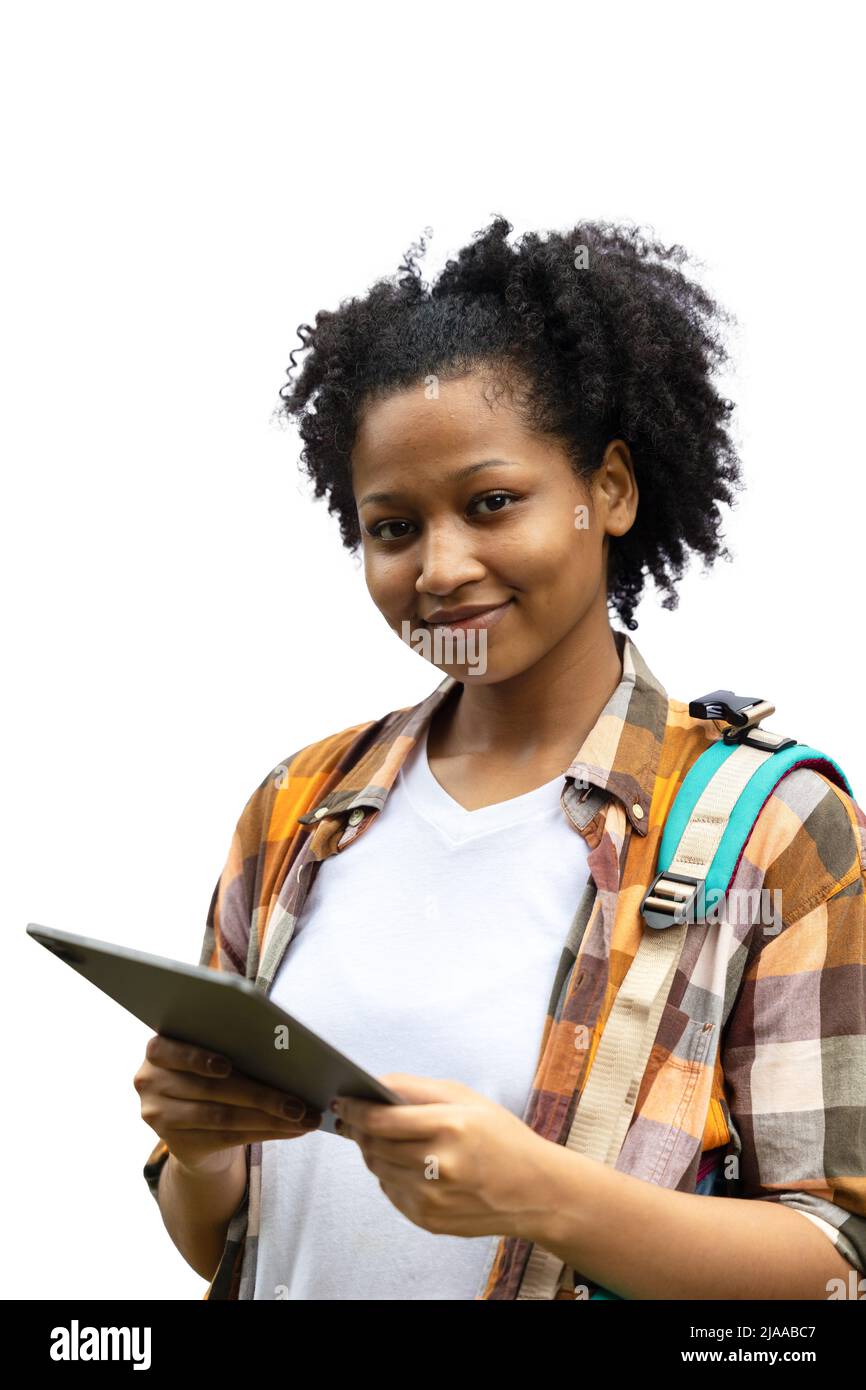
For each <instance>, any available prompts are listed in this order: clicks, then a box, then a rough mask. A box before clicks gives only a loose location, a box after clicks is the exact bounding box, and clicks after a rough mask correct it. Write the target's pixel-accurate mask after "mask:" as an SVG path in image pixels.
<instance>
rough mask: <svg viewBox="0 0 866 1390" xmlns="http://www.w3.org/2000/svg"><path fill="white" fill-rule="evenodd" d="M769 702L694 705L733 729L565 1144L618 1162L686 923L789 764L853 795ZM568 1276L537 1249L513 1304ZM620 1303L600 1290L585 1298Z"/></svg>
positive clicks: (665, 854) (685, 831) (661, 878)
mask: <svg viewBox="0 0 866 1390" xmlns="http://www.w3.org/2000/svg"><path fill="white" fill-rule="evenodd" d="M774 708H775V707H774V706H773V705H771V704H769V703H768V702H767V701H765V700H759V699H756V698H755V697H753V696H738V695H735V694H734V693H733V692H732V691H730V690H714V691H712V692H711V694H709V695H704V696H701V697H700V699H698V700H692V701H691V702H690V704H689V714H690V715H691V716H692V718H694V719H714V720H721V721H723V722H725V723H727V724H728V725H729V727H728V728H727V729H726V730H725V732H724V733H723V735H722V737H721V738H720V739H719V741H718V742H717V743H714V744H713V745H712V746H711V747H710V748H708V749H707V750H706V751H705V752H704V753H702V754H701V756H700V757H699V758H698V759H697V760H696V761H695V762H694V763H693V765H692V766H691V768H690V769H689V771H688V773H687V774H686V777H685V778H684V779H683V783H682V785H681V787H680V789H679V792H678V793H677V796H676V799H675V801H674V804H673V806H672V807H671V811H670V813H669V815H668V818H667V820H666V821H665V826H664V830H663V832H662V837H661V842H660V845H659V855H658V861H657V864H656V870H657V872H656V876H655V878H654V880H653V882H652V883H651V884H650V886H649V888H648V890H647V892H646V893H645V895H644V898H643V901H642V902H641V905H640V912H641V915H642V917H643V920H644V922H645V923H646V925H647V927H649V928H652V929H653V930H649V931H645V932H644V934H643V936H642V938H641V941H640V945H639V947H638V950H637V952H636V954H635V957H634V959H633V961H632V963H631V965H630V967H629V970H628V973H627V974H626V976H625V979H624V980H623V982H622V984H621V985H620V988H619V990H618V991H617V995H616V998H615V1000H614V1002H613V1005H612V1007H611V1010H610V1013H609V1015H608V1018H607V1021H606V1023H605V1026H604V1030H603V1032H602V1035H601V1038H600V1039H599V1042H598V1047H597V1049H596V1053H595V1057H594V1059H593V1063H592V1066H591V1068H590V1072H589V1076H588V1077H587V1079H586V1082H585V1084H584V1087H583V1090H582V1092H581V1094H580V1097H579V1099H578V1103H577V1105H576V1107H575V1111H574V1118H573V1120H572V1124H571V1129H570V1131H569V1134H568V1137H567V1138H566V1141H565V1146H566V1148H569V1149H571V1150H572V1151H573V1152H575V1153H582V1154H586V1155H587V1156H588V1157H590V1158H594V1159H596V1160H598V1161H599V1162H602V1163H607V1164H610V1165H611V1166H612V1167H613V1166H615V1165H616V1161H617V1158H618V1157H619V1153H620V1150H621V1148H622V1145H623V1142H624V1140H625V1136H626V1132H627V1130H628V1127H629V1124H630V1122H631V1119H632V1116H633V1114H634V1108H635V1105H636V1103H637V1096H638V1092H639V1089H640V1083H641V1081H642V1079H643V1075H644V1072H645V1070H646V1067H647V1063H648V1062H649V1057H650V1053H651V1051H652V1046H653V1043H654V1041H655V1037H656V1033H657V1032H658V1027H659V1023H660V1021H661V1014H662V1010H663V1008H664V1005H665V1003H666V1001H667V998H668V995H669V993H670V989H671V985H672V984H673V979H674V974H675V972H676V968H677V965H678V963H679V959H680V954H681V952H682V948H683V944H684V942H685V937H686V931H687V929H688V926H689V923H690V922H705V921H706V920H707V916H706V914H707V913H709V912H711V910H712V908H713V907H715V906H716V904H717V902H718V900H719V898H720V897H723V896H724V894H725V893H726V892H727V890H728V888H729V886H730V884H731V881H732V880H733V877H734V873H735V871H736V868H737V865H738V864H739V861H740V858H741V856H742V853H743V850H744V848H745V845H746V842H747V841H748V839H749V836H750V835H751V832H752V827H753V826H754V824H755V821H756V820H757V818H758V815H759V813H760V811H761V808H762V807H763V805H764V803H765V802H766V800H767V799H768V797H769V796H770V795H771V794H772V792H773V790H774V788H775V787H777V786H778V784H779V782H781V780H782V779H783V777H786V776H787V775H788V773H789V772H792V771H793V770H794V768H796V767H814V768H816V769H817V770H818V771H819V772H823V773H824V774H825V775H826V776H828V777H830V778H832V780H833V781H834V782H836V784H837V785H838V786H840V787H841V788H842V789H843V790H844V791H846V792H848V794H849V795H850V796H852V797H853V792H852V790H851V787H850V785H849V783H848V779H847V778H846V776H845V774H844V773H843V772H842V770H841V768H840V767H839V766H838V764H837V763H835V762H834V761H833V759H832V758H828V757H827V755H826V754H824V753H820V752H819V751H818V750H817V749H815V748H811V747H810V746H809V745H808V744H803V743H798V742H797V741H796V739H793V738H789V737H787V736H786V735H784V734H775V733H772V732H771V731H769V730H767V729H761V728H759V722H760V720H761V719H764V718H766V717H767V716H768V715H770V714H772V713H773V712H774ZM568 1280H569V1272H568V1270H567V1269H566V1267H565V1265H564V1263H563V1261H562V1260H560V1259H559V1258H558V1257H557V1256H555V1255H553V1254H551V1253H550V1252H549V1251H547V1250H544V1249H542V1248H541V1247H540V1246H538V1245H534V1246H533V1247H532V1250H531V1251H530V1255H529V1259H528V1260H527V1263H526V1266H525V1268H524V1273H523V1278H522V1280H521V1283H520V1287H519V1289H518V1292H517V1295H516V1297H517V1298H518V1299H523V1300H527V1299H533V1300H538V1299H552V1298H554V1297H555V1296H556V1291H557V1289H558V1288H559V1287H560V1285H561V1284H562V1283H565V1284H568ZM604 1297H608V1298H609V1297H616V1295H613V1294H610V1293H609V1292H608V1291H607V1290H603V1289H602V1290H598V1291H597V1292H596V1293H594V1294H593V1298H604Z"/></svg>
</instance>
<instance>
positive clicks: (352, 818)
mask: <svg viewBox="0 0 866 1390" xmlns="http://www.w3.org/2000/svg"><path fill="white" fill-rule="evenodd" d="M363 819H364V812H363V811H362V810H361V807H360V806H356V807H355V809H354V811H350V812H349V824H350V825H357V824H358V821H362V820H363Z"/></svg>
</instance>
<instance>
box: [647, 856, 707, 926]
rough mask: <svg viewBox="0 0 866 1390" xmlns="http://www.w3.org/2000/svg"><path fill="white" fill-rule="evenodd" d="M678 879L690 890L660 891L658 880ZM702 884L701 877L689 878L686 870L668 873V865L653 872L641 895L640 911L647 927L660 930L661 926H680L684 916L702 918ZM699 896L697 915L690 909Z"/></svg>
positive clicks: (698, 919)
mask: <svg viewBox="0 0 866 1390" xmlns="http://www.w3.org/2000/svg"><path fill="white" fill-rule="evenodd" d="M663 882H667V883H671V884H677V883H681V884H684V885H686V886H688V887H689V888H690V889H691V892H690V893H675V892H674V891H671V892H670V893H662V892H661V891H659V884H661V883H663ZM704 884H705V880H704V879H702V878H692V877H691V875H690V874H672V873H671V872H670V870H669V869H666V870H664V872H662V873H660V874H656V876H655V878H654V879H653V881H652V883H651V884H650V886H649V888H648V889H647V891H646V893H644V896H643V902H642V903H641V905H640V913H641V916H642V917H643V919H644V921H645V922H646V924H647V926H648V927H655V928H656V929H657V930H662V929H663V928H664V927H675V926H680V925H681V923H682V922H684V921H686V920H691V921H703V917H704ZM698 899H700V913H699V915H694V916H693V915H692V913H691V909H692V908H693V907H694V905H695V903H696V902H697V901H698Z"/></svg>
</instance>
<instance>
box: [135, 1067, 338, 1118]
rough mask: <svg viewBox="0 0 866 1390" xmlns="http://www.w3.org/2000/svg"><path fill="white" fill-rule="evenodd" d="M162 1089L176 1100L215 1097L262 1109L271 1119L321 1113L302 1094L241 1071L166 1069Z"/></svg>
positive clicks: (227, 1102)
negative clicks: (211, 1072) (219, 1073)
mask: <svg viewBox="0 0 866 1390" xmlns="http://www.w3.org/2000/svg"><path fill="white" fill-rule="evenodd" d="M159 1093H160V1095H163V1096H167V1097H168V1096H170V1097H173V1098H174V1099H176V1100H213V1101H216V1102H222V1103H223V1104H226V1105H239V1106H244V1107H247V1108H249V1109H251V1110H263V1111H265V1112H266V1113H267V1114H268V1115H269V1116H270V1117H271V1118H272V1119H273V1118H276V1119H278V1120H282V1119H286V1118H288V1119H296V1120H299V1119H302V1118H303V1117H304V1115H305V1114H315V1115H321V1113H322V1112H321V1111H320V1110H319V1109H318V1107H317V1106H315V1105H307V1104H306V1103H305V1101H303V1100H302V1099H301V1097H300V1096H294V1095H290V1094H289V1093H288V1092H284V1091H275V1090H274V1089H273V1088H272V1087H271V1086H265V1085H262V1084H261V1083H260V1082H258V1081H251V1080H250V1079H249V1078H248V1077H245V1076H243V1075H241V1074H240V1073H236V1074H233V1075H232V1076H228V1077H210V1076H196V1075H194V1074H193V1073H192V1072H182V1071H166V1072H165V1075H164V1079H163V1080H162V1082H161V1083H160V1084H159Z"/></svg>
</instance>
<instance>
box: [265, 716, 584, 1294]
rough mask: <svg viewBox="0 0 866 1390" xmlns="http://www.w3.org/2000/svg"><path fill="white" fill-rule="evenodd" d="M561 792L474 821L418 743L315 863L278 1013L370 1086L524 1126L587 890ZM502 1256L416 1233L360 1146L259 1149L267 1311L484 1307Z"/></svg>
mask: <svg viewBox="0 0 866 1390" xmlns="http://www.w3.org/2000/svg"><path fill="white" fill-rule="evenodd" d="M563 787H564V778H563V776H559V777H556V778H554V779H553V780H552V781H551V782H547V783H546V784H545V785H544V786H542V787H538V788H536V789H535V790H533V791H530V792H527V793H526V794H525V795H523V796H517V797H513V798H511V799H510V800H508V801H502V802H498V803H497V804H496V805H493V806H484V807H482V808H481V809H480V810H476V811H467V810H465V809H464V807H462V806H461V805H459V803H458V802H456V801H455V800H454V799H453V798H452V797H451V796H449V795H448V793H447V792H446V791H445V789H444V788H443V787H441V786H440V784H439V783H438V782H437V781H436V779H435V777H434V776H433V774H432V772H431V770H430V766H429V763H428V761H427V749H426V740H422V741H421V742H420V743H419V745H418V747H416V748H415V749H413V750H412V752H411V754H410V756H409V757H408V758H407V760H406V762H405V763H404V764H403V767H402V768H401V769H400V772H399V773H398V776H397V779H396V781H395V783H394V786H393V787H392V788H391V791H390V793H389V795H388V799H387V802H386V804H385V806H384V807H383V809H382V811H380V812H379V815H378V818H377V821H376V823H375V824H374V825H372V826H371V827H370V829H369V830H368V831H366V832H365V833H364V834H363V835H362V836H361V837H360V838H359V839H358V841H357V843H355V844H353V845H352V846H351V847H350V848H347V850H346V851H345V852H344V853H340V854H337V855H333V856H332V857H330V858H329V859H327V860H325V861H324V862H323V864H322V865H321V868H320V869H319V871H318V875H317V877H316V879H315V881H314V883H313V886H312V889H311V891H310V896H309V898H308V899H307V903H306V906H305V909H304V912H303V914H302V918H301V921H300V923H299V924H298V927H297V928H296V934H295V936H294V938H293V940H292V941H291V943H290V945H289V947H288V950H287V951H286V954H285V956H284V958H283V961H282V962H281V965H280V968H279V970H278V971H277V975H276V979H275V980H274V984H273V987H272V989H271V995H270V997H271V998H272V999H273V1000H274V1002H275V1003H276V1004H278V1005H280V1006H281V1007H282V1008H284V1009H286V1010H287V1011H288V1012H290V1013H293V1014H295V1016H296V1017H297V1018H298V1019H300V1021H301V1022H302V1023H305V1024H307V1025H308V1026H309V1027H311V1028H313V1029H315V1030H316V1031H317V1032H318V1033H320V1034H321V1035H322V1036H323V1037H325V1038H327V1039H328V1041H329V1042H331V1043H333V1045H334V1046H335V1047H337V1048H339V1049H340V1051H342V1052H345V1053H346V1054H347V1055H348V1056H350V1057H351V1058H352V1059H353V1060H354V1061H356V1062H358V1063H359V1065H360V1066H362V1067H364V1068H365V1069H366V1070H367V1071H369V1072H370V1073H372V1074H373V1075H375V1076H381V1075H383V1074H385V1073H386V1072H392V1071H401V1072H410V1073H413V1074H415V1075H420V1076H431V1077H439V1078H446V1079H449V1080H456V1081H462V1082H463V1083H464V1084H465V1085H468V1086H471V1087H472V1088H473V1089H474V1090H476V1091H479V1092H481V1093H482V1094H483V1095H486V1096H488V1097H490V1098H491V1099H492V1100H495V1101H497V1102H498V1103H499V1104H500V1105H503V1106H505V1107H506V1108H507V1109H509V1110H511V1111H512V1112H513V1113H514V1114H515V1115H518V1116H521V1117H522V1115H523V1113H524V1110H525V1107H526V1103H527V1100H528V1098H529V1093H530V1088H531V1086H532V1081H533V1078H534V1075H535V1069H536V1066H537V1063H538V1053H539V1048H540V1044H541V1035H542V1031H543V1027H544V1020H545V1013H546V1009H547V1005H548V1001H549V998H550V992H551V989H552V987H553V981H554V978H555V974H556V970H557V966H558V965H559V960H560V954H561V951H562V946H563V943H564V941H565V938H566V936H567V933H568V929H569V927H570V925H571V922H572V920H573V918H574V913H575V909H576V907H577V904H578V902H579V900H580V897H581V894H582V892H583V888H584V886H585V884H586V881H587V872H588V871H587V867H586V857H587V847H586V842H585V841H584V839H583V837H582V836H581V835H579V834H578V833H577V831H576V830H575V829H574V827H573V826H572V825H571V824H570V822H569V821H568V819H567V817H566V815H565V812H564V811H563V810H562V808H561V805H560V797H561V794H562V790H563ZM431 1181H432V1179H431ZM497 1240H498V1237H496V1236H479V1237H466V1236H455V1235H441V1234H434V1233H432V1232H430V1231H425V1230H423V1229H422V1228H421V1227H420V1226H416V1225H415V1224H414V1223H413V1222H411V1221H410V1220H409V1219H408V1217H406V1216H404V1215H403V1214H402V1212H400V1211H398V1210H397V1208H396V1207H395V1206H393V1205H392V1203H391V1202H390V1201H389V1200H388V1198H387V1197H386V1196H385V1194H384V1192H383V1191H382V1190H381V1188H380V1187H379V1182H378V1179H377V1178H376V1176H375V1174H374V1173H372V1172H371V1171H370V1169H369V1168H368V1167H367V1166H366V1164H365V1162H364V1158H363V1155H362V1153H361V1150H360V1149H359V1147H358V1145H357V1144H356V1143H354V1142H353V1141H352V1140H348V1139H343V1138H341V1137H340V1136H339V1135H336V1134H327V1133H323V1132H313V1133H311V1134H307V1135H304V1136H302V1137H301V1138H298V1139H291V1140H270V1141H268V1142H265V1143H263V1144H262V1187H261V1226H260V1235H259V1243H258V1257H257V1269H256V1283H255V1294H254V1297H255V1298H288V1299H323V1300H324V1299H390V1300H397V1299H400V1300H402V1299H473V1298H475V1296H476V1294H477V1293H480V1292H481V1288H482V1287H483V1283H484V1282H485V1280H486V1274H487V1270H488V1268H489V1265H490V1262H491V1261H492V1258H493V1253H494V1251H495V1247H496V1244H497Z"/></svg>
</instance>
